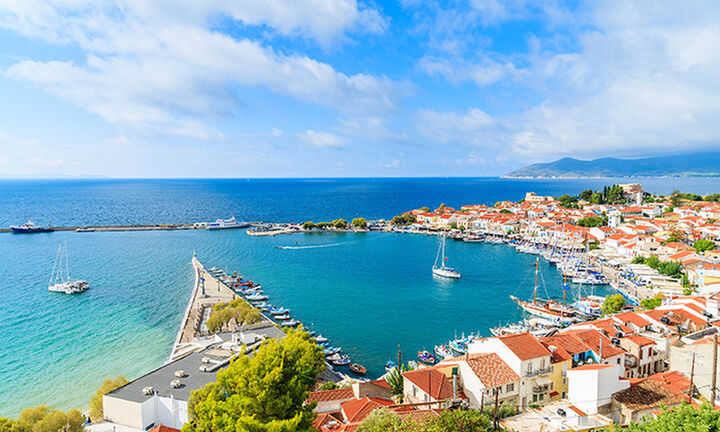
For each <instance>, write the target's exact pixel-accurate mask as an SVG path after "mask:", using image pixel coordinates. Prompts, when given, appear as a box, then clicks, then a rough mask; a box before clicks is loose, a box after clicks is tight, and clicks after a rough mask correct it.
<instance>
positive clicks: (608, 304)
mask: <svg viewBox="0 0 720 432" xmlns="http://www.w3.org/2000/svg"><path fill="white" fill-rule="evenodd" d="M623 307H625V297H623V296H622V294H612V295H609V296H607V297H605V301H604V302H603V305H602V314H603V315H610V314H614V313H616V312H619V311H620V310H621V309H622V308H623Z"/></svg>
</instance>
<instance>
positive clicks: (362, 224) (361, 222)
mask: <svg viewBox="0 0 720 432" xmlns="http://www.w3.org/2000/svg"><path fill="white" fill-rule="evenodd" d="M350 224H351V225H352V226H354V227H355V228H360V229H365V228H367V226H368V223H367V221H366V220H365V218H355V219H353V220H352V222H351V223H350Z"/></svg>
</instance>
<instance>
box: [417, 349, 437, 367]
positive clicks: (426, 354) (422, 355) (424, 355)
mask: <svg viewBox="0 0 720 432" xmlns="http://www.w3.org/2000/svg"><path fill="white" fill-rule="evenodd" d="M417 356H418V359H419V360H420V361H421V362H423V363H425V364H429V365H432V364H435V362H436V359H435V356H434V355H432V354H430V351H425V350H423V351H418V353H417Z"/></svg>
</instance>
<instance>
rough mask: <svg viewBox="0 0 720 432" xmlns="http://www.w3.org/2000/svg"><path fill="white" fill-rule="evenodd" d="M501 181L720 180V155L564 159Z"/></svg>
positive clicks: (523, 170) (526, 170) (542, 164)
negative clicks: (608, 179)
mask: <svg viewBox="0 0 720 432" xmlns="http://www.w3.org/2000/svg"><path fill="white" fill-rule="evenodd" d="M503 177H509V178H513V177H515V178H528V177H533V178H553V177H555V178H557V177H567V178H571V177H575V178H577V177H720V152H705V153H691V154H684V155H676V156H658V157H648V158H641V159H619V158H600V159H594V160H580V159H575V158H571V157H566V158H562V159H558V160H556V161H554V162H548V163H537V164H533V165H528V166H526V167H524V168H521V169H519V170H516V171H513V172H511V173H508V174H505V175H504V176H503Z"/></svg>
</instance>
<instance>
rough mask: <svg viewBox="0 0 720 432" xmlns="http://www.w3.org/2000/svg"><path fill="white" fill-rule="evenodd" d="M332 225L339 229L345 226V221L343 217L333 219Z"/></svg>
mask: <svg viewBox="0 0 720 432" xmlns="http://www.w3.org/2000/svg"><path fill="white" fill-rule="evenodd" d="M332 226H334V227H335V228H340V229H343V228H347V221H346V220H345V219H335V220H334V221H332Z"/></svg>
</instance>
